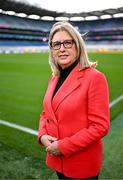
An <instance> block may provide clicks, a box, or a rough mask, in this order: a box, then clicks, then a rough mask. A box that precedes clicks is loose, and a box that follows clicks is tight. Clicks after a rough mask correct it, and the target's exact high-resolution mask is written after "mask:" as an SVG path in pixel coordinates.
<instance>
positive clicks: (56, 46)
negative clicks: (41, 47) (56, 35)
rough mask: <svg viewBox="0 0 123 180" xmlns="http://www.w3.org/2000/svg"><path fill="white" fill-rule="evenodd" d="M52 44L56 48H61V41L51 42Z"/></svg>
mask: <svg viewBox="0 0 123 180" xmlns="http://www.w3.org/2000/svg"><path fill="white" fill-rule="evenodd" d="M50 46H51V48H52V49H54V50H57V49H60V46H61V42H51V44H50Z"/></svg>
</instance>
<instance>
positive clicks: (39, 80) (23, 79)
mask: <svg viewBox="0 0 123 180" xmlns="http://www.w3.org/2000/svg"><path fill="white" fill-rule="evenodd" d="M89 58H90V60H91V61H97V62H98V66H97V69H99V70H100V71H102V72H103V73H104V74H105V75H106V77H107V80H108V84H109V92H110V102H111V101H113V100H114V99H116V98H117V97H118V96H120V95H122V94H123V53H122V52H120V53H114V52H110V53H99V52H98V53H97V52H90V53H89ZM50 75H51V71H50V67H49V64H48V53H34V54H28V53H25V54H0V119H2V120H6V121H10V122H13V123H16V124H19V125H22V126H26V127H29V128H32V129H36V130H37V128H38V122H39V116H40V113H41V111H42V101H43V96H44V94H45V90H46V88H47V83H48V80H49V77H50ZM121 112H123V101H121V102H119V103H118V104H117V105H115V106H114V107H113V108H111V121H112V120H113V119H115V118H116V117H117V116H118V115H119V114H120V113H121ZM122 141H123V140H122ZM0 146H1V147H2V151H1V153H2V157H4V156H7V155H8V153H7V152H9V153H12V154H13V156H15V157H16V159H15V158H14V162H16V164H14V168H16V166H17V168H19V163H18V161H19V159H18V158H20V165H21V168H22V166H24V167H25V168H24V167H23V168H22V170H20V171H19V170H18V171H16V169H17V168H16V169H15V170H14V168H13V169H11V168H10V167H8V164H7V163H5V164H6V167H5V169H6V173H5V172H4V170H3V168H2V167H3V166H2V163H0V169H2V171H1V173H0V177H1V178H4V179H6V178H7V177H8V178H10V177H11V178H12V179H16V178H17V177H18V176H19V173H20V174H21V176H22V179H24V178H28V179H29V178H30V179H31V178H32V179H33V178H34V179H38V178H42V179H47V177H49V176H50V175H51V174H52V173H53V172H52V171H51V170H50V169H48V168H46V167H45V150H44V149H43V150H42V151H41V149H40V147H39V145H38V143H37V137H35V136H33V135H29V134H27V133H24V132H21V131H18V130H16V129H12V128H9V127H6V126H2V125H1V126H0ZM13 156H12V157H11V156H10V158H13ZM25 157H27V158H26V159H25ZM29 158H30V159H29ZM8 159H9V157H8ZM15 160H16V161H15ZM6 162H8V161H6ZM10 162H11V161H10V159H9V163H10ZM31 163H34V166H33V165H32V166H31ZM24 164H25V165H24ZM10 166H11V165H10ZM28 167H29V168H30V171H29V169H28ZM40 167H41V168H40ZM122 167H123V166H122ZM24 169H25V170H24ZM27 169H28V170H27ZM22 171H23V173H22ZM11 172H13V173H11ZM34 172H36V173H34ZM38 173H39V174H38ZM118 174H119V173H118ZM118 174H117V175H118ZM122 178H123V177H122Z"/></svg>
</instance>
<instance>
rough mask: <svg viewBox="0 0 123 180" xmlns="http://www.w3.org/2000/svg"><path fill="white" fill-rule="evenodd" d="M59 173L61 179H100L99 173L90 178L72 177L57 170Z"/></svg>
mask: <svg viewBox="0 0 123 180" xmlns="http://www.w3.org/2000/svg"><path fill="white" fill-rule="evenodd" d="M56 173H57V176H58V178H59V179H60V180H61V179H76V180H81V179H82V180H84V179H88V180H89V179H98V176H99V175H97V176H93V177H89V178H70V177H66V176H64V174H61V173H59V172H56Z"/></svg>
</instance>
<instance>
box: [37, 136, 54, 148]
mask: <svg viewBox="0 0 123 180" xmlns="http://www.w3.org/2000/svg"><path fill="white" fill-rule="evenodd" d="M56 140H57V138H55V137H52V136H50V135H43V136H42V137H41V138H40V141H41V143H42V144H43V145H44V146H45V147H48V146H50V145H51V144H52V143H53V142H54V141H56Z"/></svg>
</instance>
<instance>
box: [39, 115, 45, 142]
mask: <svg viewBox="0 0 123 180" xmlns="http://www.w3.org/2000/svg"><path fill="white" fill-rule="evenodd" d="M46 120H47V118H46V115H45V111H43V112H42V113H41V115H40V120H39V128H38V142H39V144H41V145H42V143H41V141H40V138H41V136H43V135H45V134H47V130H46Z"/></svg>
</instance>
